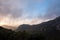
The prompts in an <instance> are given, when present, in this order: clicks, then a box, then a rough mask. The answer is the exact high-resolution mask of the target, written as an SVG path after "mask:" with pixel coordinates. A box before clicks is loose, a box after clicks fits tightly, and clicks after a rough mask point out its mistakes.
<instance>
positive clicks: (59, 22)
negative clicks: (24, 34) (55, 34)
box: [17, 16, 60, 31]
mask: <svg viewBox="0 0 60 40" xmlns="http://www.w3.org/2000/svg"><path fill="white" fill-rule="evenodd" d="M59 26H60V16H59V17H57V18H55V19H53V20H50V21H47V22H43V23H41V24H38V25H28V24H23V25H20V26H19V27H18V29H17V30H18V31H23V30H26V31H48V30H59V29H60V27H59Z"/></svg>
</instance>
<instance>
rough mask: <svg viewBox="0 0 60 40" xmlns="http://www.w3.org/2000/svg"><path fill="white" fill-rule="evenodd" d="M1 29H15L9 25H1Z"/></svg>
mask: <svg viewBox="0 0 60 40" xmlns="http://www.w3.org/2000/svg"><path fill="white" fill-rule="evenodd" d="M2 27H4V28H6V29H12V30H15V29H16V27H14V26H10V25H2Z"/></svg>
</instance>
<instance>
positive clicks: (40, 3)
mask: <svg viewBox="0 0 60 40" xmlns="http://www.w3.org/2000/svg"><path fill="white" fill-rule="evenodd" d="M57 16H60V0H0V25H5V24H6V25H7V24H8V25H13V26H15V25H20V24H37V23H41V22H44V21H47V20H50V19H53V18H55V17H57Z"/></svg>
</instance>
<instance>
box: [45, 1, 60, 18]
mask: <svg viewBox="0 0 60 40" xmlns="http://www.w3.org/2000/svg"><path fill="white" fill-rule="evenodd" d="M57 16H60V0H50V4H49V7H48V9H47V12H46V14H45V17H46V18H47V19H52V18H55V17H57Z"/></svg>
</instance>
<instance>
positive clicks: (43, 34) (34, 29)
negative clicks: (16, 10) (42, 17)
mask: <svg viewBox="0 0 60 40" xmlns="http://www.w3.org/2000/svg"><path fill="white" fill-rule="evenodd" d="M0 40H60V17H57V18H56V19H54V20H51V21H48V22H44V23H41V24H38V25H27V24H24V25H21V26H19V27H18V29H17V30H16V31H12V30H8V29H5V28H2V27H1V26H0Z"/></svg>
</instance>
